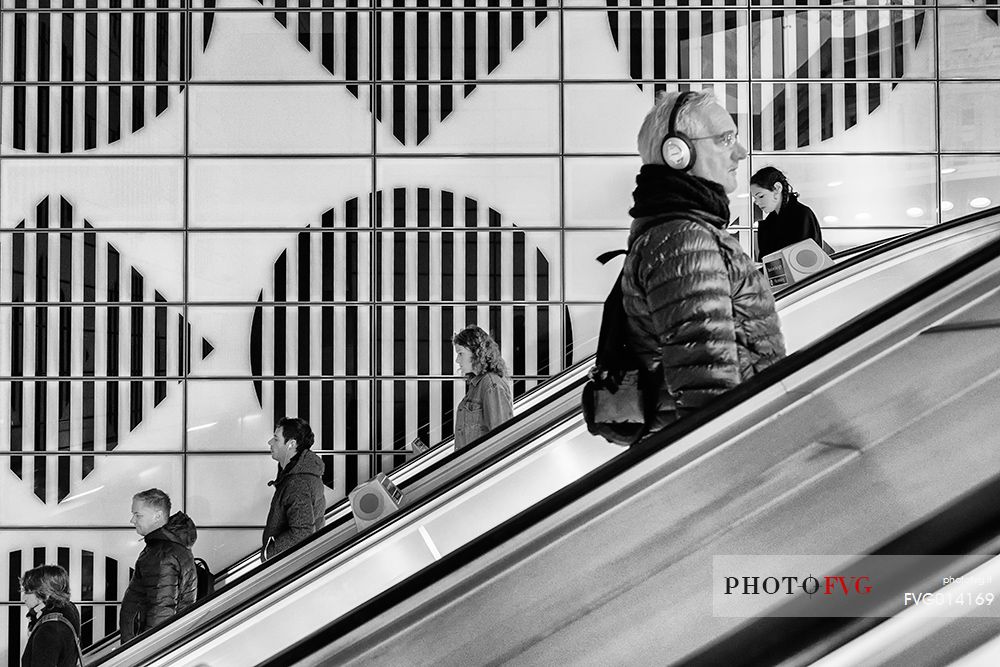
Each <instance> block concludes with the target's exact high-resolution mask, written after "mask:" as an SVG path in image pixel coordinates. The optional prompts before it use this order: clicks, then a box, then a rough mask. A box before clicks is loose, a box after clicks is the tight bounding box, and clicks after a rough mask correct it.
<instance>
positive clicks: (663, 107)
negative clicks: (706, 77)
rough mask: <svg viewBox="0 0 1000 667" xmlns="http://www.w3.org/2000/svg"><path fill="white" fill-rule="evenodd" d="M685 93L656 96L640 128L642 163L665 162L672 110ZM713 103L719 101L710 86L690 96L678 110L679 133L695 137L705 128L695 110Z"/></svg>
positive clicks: (677, 123)
mask: <svg viewBox="0 0 1000 667" xmlns="http://www.w3.org/2000/svg"><path fill="white" fill-rule="evenodd" d="M682 94H684V91H674V92H671V93H667V92H662V93H660V94H659V95H657V97H656V103H655V104H654V105H653V108H652V109H650V111H649V113H648V114H646V118H645V120H643V121H642V127H640V128H639V138H638V144H639V155H640V156H641V157H642V163H643V164H664V162H663V153H662V151H661V148H662V146H663V140H664V139H666V138H667V131H668V130H669V129H670V113H671V112H672V111H673V109H674V104H675V103H676V102H677V98H678V97H680V96H681V95H682ZM713 104H718V101H717V100H716V99H715V94H714V93H713V92H712V90H711V89H710V88H706V89H704V90H699V91H696V92H695V93H694V94H693V95H691V96H690V97H688V99H687V100H686V101H685V102H684V106H683V107H681V109H680V111H679V112H678V113H677V122H676V127H675V128H674V129H675V130H676V131H677V132H680V133H682V134H686V135H688V136H694V135H697V134H699V133H701V132H702V131H704V126H703V123H702V121H701V114H697V113H695V111H697V110H699V109H707V108H708V107H710V106H712V105H713Z"/></svg>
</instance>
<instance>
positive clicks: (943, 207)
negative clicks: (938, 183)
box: [941, 199, 955, 211]
mask: <svg viewBox="0 0 1000 667" xmlns="http://www.w3.org/2000/svg"><path fill="white" fill-rule="evenodd" d="M953 208H955V205H954V204H952V203H951V202H950V201H948V200H947V199H942V200H941V210H942V211H950V210H951V209H953Z"/></svg>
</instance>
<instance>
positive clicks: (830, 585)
mask: <svg viewBox="0 0 1000 667" xmlns="http://www.w3.org/2000/svg"><path fill="white" fill-rule="evenodd" d="M823 579H824V580H826V590H824V591H823V595H833V593H835V592H836V590H837V583H838V582H839V583H840V587H841V588H842V589H843V590H844V595H847V593H848V588H847V582H846V581H845V580H844V578H843V577H841V576H836V577H831V576H830V575H826V576H825V577H823Z"/></svg>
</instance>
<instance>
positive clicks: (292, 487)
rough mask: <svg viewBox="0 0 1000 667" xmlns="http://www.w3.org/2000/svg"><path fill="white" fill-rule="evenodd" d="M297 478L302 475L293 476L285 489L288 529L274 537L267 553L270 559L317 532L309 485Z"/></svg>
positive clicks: (284, 506)
mask: <svg viewBox="0 0 1000 667" xmlns="http://www.w3.org/2000/svg"><path fill="white" fill-rule="evenodd" d="M297 477H301V475H299V476H295V475H293V476H292V477H291V478H290V479H289V480H288V484H287V486H286V487H285V489H284V501H283V503H282V510H283V511H284V513H285V523H286V525H287V528H285V530H283V531H281V532H280V533H277V534H275V535H273V536H272V537H273V538H274V543H273V546H272V547H271V549H270V550H269V551H268V553H267V557H268V558H271V557H272V556H274V555H275V554H279V553H281V552H282V551H284V550H285V549H288V548H290V547H293V546H295V545H296V544H298V543H299V542H301V541H302V540H304V539H306V538H307V537H309V536H310V535H312V534H313V532H315V530H316V513H315V510H314V507H313V498H312V494H311V493H310V491H309V485H308V483H307V482H305V481H302V480H300V479H297Z"/></svg>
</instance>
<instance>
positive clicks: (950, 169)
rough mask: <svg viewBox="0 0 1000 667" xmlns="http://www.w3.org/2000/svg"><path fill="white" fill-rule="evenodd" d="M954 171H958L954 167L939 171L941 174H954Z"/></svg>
mask: <svg viewBox="0 0 1000 667" xmlns="http://www.w3.org/2000/svg"><path fill="white" fill-rule="evenodd" d="M956 171H958V169H956V168H955V167H945V168H944V169H942V170H941V173H942V174H954V173H955V172H956Z"/></svg>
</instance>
